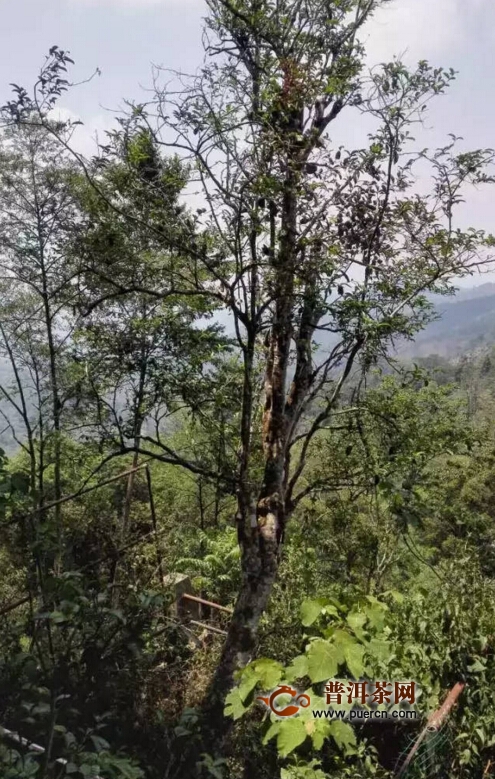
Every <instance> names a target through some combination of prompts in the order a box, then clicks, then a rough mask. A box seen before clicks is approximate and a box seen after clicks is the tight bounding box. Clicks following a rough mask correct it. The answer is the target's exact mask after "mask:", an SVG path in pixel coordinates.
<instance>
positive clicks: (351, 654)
mask: <svg viewBox="0 0 495 779" xmlns="http://www.w3.org/2000/svg"><path fill="white" fill-rule="evenodd" d="M344 657H345V661H346V664H347V667H348V669H349V671H350V672H351V674H352V675H353V676H354V678H355V679H360V678H361V677H362V675H363V672H364V659H363V658H364V647H363V646H362V645H361V644H350V643H349V644H346V645H345V646H344Z"/></svg>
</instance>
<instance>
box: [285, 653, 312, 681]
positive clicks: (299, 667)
mask: <svg viewBox="0 0 495 779" xmlns="http://www.w3.org/2000/svg"><path fill="white" fill-rule="evenodd" d="M307 675H308V658H307V657H306V655H298V656H297V657H295V658H294V660H293V661H292V663H291V665H290V666H289V667H288V668H287V670H286V672H285V678H286V679H287V681H288V682H293V681H294V680H295V679H302V678H303V676H307Z"/></svg>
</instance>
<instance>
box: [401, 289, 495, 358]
mask: <svg viewBox="0 0 495 779" xmlns="http://www.w3.org/2000/svg"><path fill="white" fill-rule="evenodd" d="M433 303H434V306H435V310H436V313H437V316H438V319H436V320H435V321H434V322H432V323H431V324H430V325H428V327H427V328H425V330H423V331H422V332H421V333H419V334H418V335H417V337H416V339H415V341H414V342H407V343H403V344H401V345H400V346H399V348H398V349H397V352H398V354H399V356H407V357H410V356H418V357H426V356H427V355H430V354H439V355H441V356H443V357H455V356H457V355H459V354H461V353H466V352H471V351H473V350H475V349H477V348H479V347H482V346H484V345H486V344H488V343H494V342H495V284H491V283H488V284H481V285H480V286H477V287H471V288H469V289H462V290H459V292H458V293H457V295H456V296H455V297H447V298H446V297H441V296H435V297H434V298H433Z"/></svg>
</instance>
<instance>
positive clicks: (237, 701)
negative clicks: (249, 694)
mask: <svg viewBox="0 0 495 779" xmlns="http://www.w3.org/2000/svg"><path fill="white" fill-rule="evenodd" d="M246 711H247V707H246V706H244V703H243V701H242V699H241V696H240V693H239V688H238V687H235V688H234V689H233V690H232V691H231V692H229V694H228V695H227V697H226V698H225V708H224V710H223V713H224V715H225V716H226V717H232V718H233V719H234V720H238V719H240V718H241V717H242V715H243V714H244V713H245V712H246Z"/></svg>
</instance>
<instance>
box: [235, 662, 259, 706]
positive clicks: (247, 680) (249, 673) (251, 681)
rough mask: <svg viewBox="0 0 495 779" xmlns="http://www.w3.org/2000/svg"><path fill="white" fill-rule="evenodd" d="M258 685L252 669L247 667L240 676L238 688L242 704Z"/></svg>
mask: <svg viewBox="0 0 495 779" xmlns="http://www.w3.org/2000/svg"><path fill="white" fill-rule="evenodd" d="M257 684H258V676H257V675H256V673H255V672H254V670H253V668H251V667H250V666H248V667H247V668H245V669H244V671H243V673H242V675H241V681H240V683H239V686H238V690H239V695H240V697H241V700H242V701H243V702H244V701H245V700H246V698H248V697H249V695H250V694H251V693H252V691H253V690H254V688H255V687H256V685H257Z"/></svg>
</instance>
